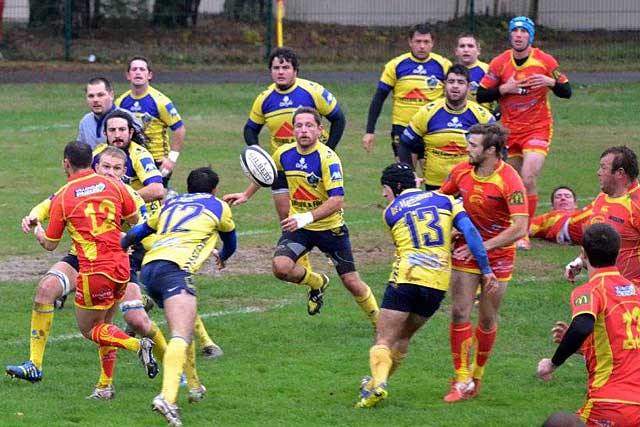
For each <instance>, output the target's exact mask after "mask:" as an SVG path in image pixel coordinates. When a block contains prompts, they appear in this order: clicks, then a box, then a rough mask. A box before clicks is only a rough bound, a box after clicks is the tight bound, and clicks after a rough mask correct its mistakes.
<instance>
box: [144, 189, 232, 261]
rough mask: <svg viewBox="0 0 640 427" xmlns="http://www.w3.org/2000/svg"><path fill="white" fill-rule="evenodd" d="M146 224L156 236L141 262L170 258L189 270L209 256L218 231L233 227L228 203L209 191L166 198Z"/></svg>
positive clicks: (216, 239) (226, 230)
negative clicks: (160, 209) (157, 211)
mask: <svg viewBox="0 0 640 427" xmlns="http://www.w3.org/2000/svg"><path fill="white" fill-rule="evenodd" d="M147 225H149V227H151V228H152V229H154V230H156V235H155V239H156V240H155V242H154V243H153V245H152V246H151V249H149V250H148V251H147V253H146V255H145V256H144V260H143V261H142V265H145V264H148V263H150V262H151V261H156V260H166V261H172V262H175V263H176V264H177V265H178V266H179V267H180V268H181V269H182V270H184V271H187V272H189V273H195V272H196V271H198V270H199V269H200V267H201V266H202V263H204V261H205V260H206V259H207V258H208V257H209V255H210V254H211V252H212V251H213V249H214V248H215V246H216V243H217V242H218V238H219V234H218V232H223V233H225V232H230V231H233V230H234V229H235V224H234V222H233V218H232V216H231V209H230V208H229V205H227V204H226V203H225V202H223V201H222V200H220V199H218V198H217V197H215V196H214V195H213V194H209V193H189V194H181V195H179V196H176V197H174V198H172V199H169V200H168V201H167V202H166V203H165V205H164V206H163V207H162V211H161V212H160V214H159V215H158V216H154V217H151V218H149V220H148V221H147Z"/></svg>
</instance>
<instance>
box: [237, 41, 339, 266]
mask: <svg viewBox="0 0 640 427" xmlns="http://www.w3.org/2000/svg"><path fill="white" fill-rule="evenodd" d="M298 70H299V61H298V56H297V55H296V53H295V52H294V51H293V50H291V49H289V48H277V49H274V51H273V52H271V55H269V71H270V72H271V80H272V81H273V84H272V85H271V86H269V87H268V88H267V90H265V91H264V92H262V93H261V94H260V95H258V97H257V98H256V100H255V101H254V102H253V106H252V108H251V112H250V113H249V119H248V120H247V123H246V124H245V126H244V140H245V142H246V144H247V145H257V144H258V135H259V133H260V130H261V129H262V127H263V126H264V125H266V126H267V128H268V129H269V133H270V135H271V153H273V152H274V151H275V150H276V149H277V148H278V147H280V146H281V145H283V144H291V143H295V142H296V139H295V135H294V133H293V121H292V117H293V113H294V111H295V110H296V109H297V108H299V107H311V108H314V109H316V110H317V111H318V112H319V113H320V115H321V116H323V117H325V118H326V119H327V120H328V121H329V123H331V125H330V127H329V132H328V133H327V132H326V130H324V129H323V132H322V134H321V136H320V141H321V142H323V143H325V144H326V145H327V146H328V147H330V148H331V149H332V150H335V148H336V146H337V145H338V142H340V138H341V137H342V133H343V132H344V128H345V126H346V123H347V120H346V118H345V116H344V113H343V112H342V109H341V108H340V104H338V100H337V99H336V97H335V96H334V95H333V94H332V93H331V92H329V91H328V90H327V89H325V88H324V87H322V86H321V85H319V84H318V83H315V82H312V81H309V80H304V79H301V78H299V77H298ZM271 193H272V195H273V202H274V204H275V207H276V212H277V213H278V216H279V217H280V220H283V219H285V218H286V217H287V216H288V215H289V193H288V189H287V183H286V181H285V180H284V179H280V180H277V181H276V183H275V184H274V185H273V186H272V187H271ZM298 262H299V263H300V264H302V266H303V267H305V268H306V269H307V270H311V264H310V263H309V256H308V255H304V256H303V257H302V258H300V259H299V260H298Z"/></svg>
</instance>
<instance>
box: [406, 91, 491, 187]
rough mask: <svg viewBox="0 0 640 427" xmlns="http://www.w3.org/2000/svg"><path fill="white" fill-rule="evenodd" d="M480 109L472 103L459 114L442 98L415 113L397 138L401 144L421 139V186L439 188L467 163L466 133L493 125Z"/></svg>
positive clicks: (484, 111)
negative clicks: (482, 126)
mask: <svg viewBox="0 0 640 427" xmlns="http://www.w3.org/2000/svg"><path fill="white" fill-rule="evenodd" d="M494 122H495V119H494V118H493V116H492V115H491V113H490V112H489V111H488V110H487V109H486V108H484V107H482V106H480V105H478V104H476V103H475V102H473V101H467V106H466V107H465V108H464V109H463V110H460V111H454V110H451V109H450V108H449V107H447V103H446V100H445V98H440V99H438V100H436V101H434V102H431V103H429V104H427V105H425V106H423V107H421V108H420V110H418V112H417V113H416V115H415V116H413V118H412V119H411V122H410V123H409V126H407V128H406V129H405V130H404V132H403V133H402V136H401V142H409V143H410V144H411V143H414V144H415V143H417V141H419V140H420V138H422V141H423V143H424V149H425V150H424V152H425V156H424V157H425V162H424V170H423V174H424V175H423V176H424V179H425V183H426V184H428V185H433V186H438V187H439V186H440V185H442V183H443V182H444V180H445V179H446V178H447V176H448V175H449V172H451V169H453V167H454V166H455V165H457V164H458V163H460V162H462V161H465V160H466V159H467V140H466V134H467V130H468V129H469V128H470V127H471V126H472V125H475V124H477V123H481V124H485V123H494ZM412 145H413V144H412Z"/></svg>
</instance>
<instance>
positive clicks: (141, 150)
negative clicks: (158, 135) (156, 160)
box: [127, 141, 151, 160]
mask: <svg viewBox="0 0 640 427" xmlns="http://www.w3.org/2000/svg"><path fill="white" fill-rule="evenodd" d="M127 153H128V154H129V157H130V158H131V159H132V160H133V159H139V158H141V157H151V153H150V152H149V150H147V149H146V148H145V147H143V146H142V145H140V144H136V143H135V142H133V141H132V142H131V143H130V144H129V150H128V151H127Z"/></svg>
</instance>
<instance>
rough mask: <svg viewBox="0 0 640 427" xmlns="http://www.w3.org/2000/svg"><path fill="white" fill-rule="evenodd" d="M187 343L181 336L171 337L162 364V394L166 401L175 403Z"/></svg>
mask: <svg viewBox="0 0 640 427" xmlns="http://www.w3.org/2000/svg"><path fill="white" fill-rule="evenodd" d="M188 347H189V344H187V341H185V339H184V338H182V337H171V340H169V344H167V350H166V351H165V353H164V360H163V364H162V369H163V374H162V392H161V393H162V395H163V396H164V398H165V399H167V402H169V403H172V404H173V403H176V399H177V397H178V389H179V388H180V375H182V372H183V371H184V365H185V361H186V360H187V348H188Z"/></svg>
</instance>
